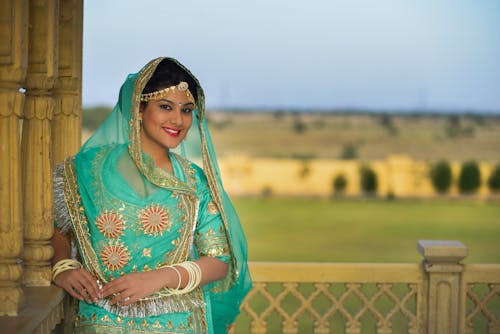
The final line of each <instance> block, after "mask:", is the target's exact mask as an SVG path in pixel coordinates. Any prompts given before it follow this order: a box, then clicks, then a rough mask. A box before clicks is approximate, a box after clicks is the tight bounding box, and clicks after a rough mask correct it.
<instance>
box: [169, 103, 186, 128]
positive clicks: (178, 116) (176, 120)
mask: <svg viewBox="0 0 500 334" xmlns="http://www.w3.org/2000/svg"><path fill="white" fill-rule="evenodd" d="M171 115H172V118H171V120H170V122H171V123H172V124H173V125H175V126H181V125H182V123H184V119H183V117H182V108H181V107H180V106H176V107H175V108H174V112H173V113H172V114H171Z"/></svg>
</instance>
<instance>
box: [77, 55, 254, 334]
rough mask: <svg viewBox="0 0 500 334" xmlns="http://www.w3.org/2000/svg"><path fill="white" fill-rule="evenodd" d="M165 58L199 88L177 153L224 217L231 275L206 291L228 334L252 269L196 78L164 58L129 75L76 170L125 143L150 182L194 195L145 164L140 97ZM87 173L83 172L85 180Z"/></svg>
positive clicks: (218, 325) (219, 329) (219, 326)
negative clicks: (199, 173) (200, 175)
mask: <svg viewBox="0 0 500 334" xmlns="http://www.w3.org/2000/svg"><path fill="white" fill-rule="evenodd" d="M163 59H168V60H170V61H173V62H175V63H176V64H177V65H179V66H180V67H181V68H182V69H184V70H185V71H186V73H188V74H189V75H190V76H191V77H192V78H193V80H194V81H195V82H196V84H197V87H196V88H195V89H193V88H191V87H190V90H191V93H192V94H193V95H195V94H196V97H197V99H196V101H197V102H196V109H195V110H194V114H193V124H192V126H191V129H190V130H189V133H188V136H187V138H186V139H185V140H184V142H183V143H182V144H181V145H180V146H179V147H178V148H176V150H175V152H176V153H178V154H180V155H181V156H183V157H184V158H186V159H188V160H190V161H192V162H194V163H196V164H198V165H199V166H200V167H201V168H202V169H203V172H204V174H205V176H206V178H207V180H208V185H209V189H210V193H211V196H212V198H213V200H214V202H215V203H216V205H217V206H218V209H219V211H220V212H221V215H222V219H223V221H224V225H225V228H226V235H227V238H228V244H229V248H230V254H231V262H230V269H229V273H228V275H227V277H226V278H225V279H224V280H221V281H218V282H214V283H212V284H211V285H210V286H208V287H207V288H206V289H205V292H206V293H208V294H210V299H209V300H210V303H209V305H207V308H208V309H207V313H210V314H209V316H210V317H211V319H212V321H213V324H214V330H215V333H225V332H226V326H227V325H229V324H231V323H233V322H234V320H235V318H236V316H237V315H238V313H239V308H240V305H241V303H242V301H243V299H244V298H245V296H246V294H247V293H248V291H249V290H250V288H251V279H250V274H249V270H248V266H247V257H248V249H247V242H246V239H245V235H244V233H243V230H242V227H241V224H240V221H239V218H238V215H237V214H236V211H235V209H234V207H233V205H232V203H231V201H230V199H229V197H228V195H227V193H226V192H225V190H224V188H223V185H222V181H221V176H220V171H219V168H218V164H217V160H216V155H215V151H214V147H213V144H212V140H211V137H210V133H209V130H208V127H207V122H206V119H205V102H204V94H203V90H202V88H201V85H200V84H199V82H198V80H197V79H196V77H194V75H192V74H191V73H190V71H189V70H187V69H186V68H185V67H184V66H183V65H182V64H180V63H179V62H177V61H176V60H175V59H172V58H163V57H160V58H156V59H153V60H152V61H150V62H149V63H148V64H146V66H144V67H143V68H142V69H141V70H140V71H139V72H138V73H135V74H130V75H128V76H127V78H126V80H125V82H124V83H123V85H122V87H121V89H120V93H119V98H118V102H117V104H116V105H115V107H114V108H113V111H112V112H111V114H110V115H109V116H108V118H107V119H106V120H105V121H104V123H103V124H102V125H101V126H100V127H99V128H98V129H97V130H96V132H95V133H94V134H93V135H92V137H90V138H89V140H88V141H87V142H86V143H85V144H84V145H83V146H82V148H81V149H80V151H79V152H78V154H77V155H76V156H75V160H74V161H75V169H76V171H77V174H80V173H78V170H79V169H83V168H88V165H86V164H85V155H86V154H87V153H88V152H90V151H92V150H94V149H96V148H99V147H102V146H107V145H113V144H126V145H128V148H129V152H130V156H131V158H132V160H133V161H134V162H135V164H136V166H137V169H138V170H139V171H140V173H142V175H143V176H144V177H145V178H146V179H147V180H148V181H149V182H151V183H152V184H154V185H155V186H159V187H163V188H166V189H172V190H173V191H174V190H175V191H185V192H189V191H192V190H190V189H185V188H183V187H182V185H180V184H179V182H177V180H176V179H175V176H173V175H172V174H171V173H168V172H166V171H165V170H163V169H160V168H157V167H155V166H150V164H148V163H146V162H145V161H144V155H143V154H142V150H141V147H140V136H139V130H140V125H139V117H138V115H139V103H140V100H139V98H140V94H141V92H142V90H143V88H144V86H145V85H146V83H147V82H148V80H149V78H150V77H151V76H152V75H153V73H154V71H155V69H156V67H157V66H158V64H159V63H160V62H161V61H162V60H163ZM85 174H86V173H85V172H83V170H82V173H81V175H85ZM89 181H90V180H89ZM80 182H82V181H79V183H80ZM83 182H85V180H83Z"/></svg>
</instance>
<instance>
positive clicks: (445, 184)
mask: <svg viewBox="0 0 500 334" xmlns="http://www.w3.org/2000/svg"><path fill="white" fill-rule="evenodd" d="M430 176H431V181H432V186H433V187H434V189H435V190H436V192H438V193H440V194H444V193H447V192H448V190H450V187H451V182H452V175H451V167H450V164H449V163H448V162H447V161H444V160H442V161H439V162H438V163H437V164H435V165H434V166H433V167H432V169H431V175H430Z"/></svg>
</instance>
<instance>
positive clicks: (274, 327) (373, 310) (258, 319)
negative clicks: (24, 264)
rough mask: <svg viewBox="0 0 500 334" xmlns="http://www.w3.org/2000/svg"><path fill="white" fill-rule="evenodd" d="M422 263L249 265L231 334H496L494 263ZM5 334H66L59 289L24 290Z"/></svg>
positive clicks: (430, 245) (456, 249) (498, 299)
mask: <svg viewBox="0 0 500 334" xmlns="http://www.w3.org/2000/svg"><path fill="white" fill-rule="evenodd" d="M418 248H419V251H420V253H421V254H422V256H423V262H422V263H421V264H418V263H415V264H412V263H406V264H395V263H384V264H383V263H280V262H251V263H250V271H251V273H252V279H253V282H254V287H253V289H252V290H251V291H250V293H249V295H248V297H247V299H246V300H245V302H244V304H243V306H242V312H241V315H240V316H239V318H238V319H237V322H236V325H235V327H234V328H233V329H232V330H231V333H233V334H234V333H238V334H240V333H241V334H243V333H262V334H264V333H273V334H274V333H350V334H353V333H377V334H389V333H397V334H400V333H412V334H413V333H428V334H448V333H458V334H470V333H500V264H461V263H460V261H461V260H463V259H464V258H465V256H466V255H467V248H466V247H465V246H464V245H463V244H461V243H460V242H458V241H419V242H418ZM24 294H25V297H26V301H27V306H26V307H25V308H24V309H23V311H22V312H21V313H20V314H19V316H17V317H0V328H2V333H3V330H5V333H18V334H23V333H40V334H50V333H64V332H65V330H64V328H63V327H62V326H61V325H60V326H57V327H56V324H57V323H60V322H61V321H62V319H63V318H64V310H65V309H68V308H67V307H65V306H64V303H65V300H64V299H63V293H62V291H61V290H60V289H58V288H55V287H54V286H51V287H31V288H24Z"/></svg>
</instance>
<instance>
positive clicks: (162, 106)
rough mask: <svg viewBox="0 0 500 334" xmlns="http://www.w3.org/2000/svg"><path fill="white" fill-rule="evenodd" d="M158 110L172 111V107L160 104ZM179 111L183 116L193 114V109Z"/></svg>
mask: <svg viewBox="0 0 500 334" xmlns="http://www.w3.org/2000/svg"><path fill="white" fill-rule="evenodd" d="M160 108H161V109H163V110H172V106H171V105H170V104H166V103H162V104H160ZM181 111H182V112H183V113H185V114H190V113H191V112H193V109H192V108H183V109H182V110H181Z"/></svg>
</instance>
